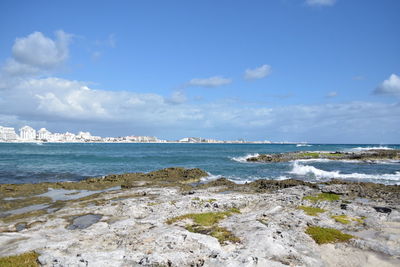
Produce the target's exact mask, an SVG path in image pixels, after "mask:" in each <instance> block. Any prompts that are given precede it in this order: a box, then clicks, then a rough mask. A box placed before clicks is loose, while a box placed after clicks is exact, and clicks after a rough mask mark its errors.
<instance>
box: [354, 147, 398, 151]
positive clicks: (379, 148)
mask: <svg viewBox="0 0 400 267" xmlns="http://www.w3.org/2000/svg"><path fill="white" fill-rule="evenodd" d="M350 150H351V151H368V150H393V148H391V147H387V146H368V147H353V148H352V149H350Z"/></svg>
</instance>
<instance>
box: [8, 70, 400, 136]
mask: <svg viewBox="0 0 400 267" xmlns="http://www.w3.org/2000/svg"><path fill="white" fill-rule="evenodd" d="M90 87H91V86H90V84H88V83H86V82H81V81H71V80H65V79H61V78H54V77H52V78H44V79H29V80H25V81H23V82H20V83H19V84H17V85H15V86H14V87H12V88H10V90H5V91H3V94H2V96H1V99H0V106H1V107H2V110H1V111H0V118H8V119H9V120H11V119H12V121H13V123H15V124H17V123H18V121H17V119H18V120H20V121H23V122H24V124H32V125H39V126H40V125H43V123H42V124H39V123H38V122H37V121H38V120H39V121H41V122H45V123H47V127H50V129H51V127H53V131H56V130H57V129H59V128H67V129H68V127H74V126H75V127H76V125H83V129H87V130H91V131H92V130H95V132H96V129H103V128H104V125H107V127H111V128H112V129H113V130H112V131H111V130H110V131H111V132H112V133H113V134H114V135H119V134H134V133H142V134H149V135H150V134H157V135H159V136H160V137H166V136H185V135H197V136H216V137H218V136H219V137H220V138H226V139H228V138H238V137H244V138H252V139H264V138H272V139H275V140H279V139H280V140H282V139H288V140H307V141H311V140H313V141H334V142H352V141H353V142H355V141H359V142H362V141H364V142H372V141H378V142H380V141H382V140H390V141H392V142H394V141H397V142H399V141H400V140H398V134H397V133H398V131H400V123H399V117H400V105H398V104H383V103H368V102H353V103H344V104H325V105H287V106H278V107H269V106H268V105H256V106H255V105H252V104H249V105H247V104H245V103H242V104H241V105H237V104H236V103H233V104H232V103H230V102H229V101H221V102H208V103H197V104H194V103H190V102H188V101H186V97H185V96H184V94H183V93H182V92H180V91H176V92H174V93H173V94H172V96H171V97H170V98H165V97H163V96H161V95H158V94H149V93H147V94H143V93H135V92H126V91H109V90H98V89H93V88H90ZM65 125H69V126H68V127H67V126H65ZM71 125H72V126H71ZM353 125H357V128H354V127H352V126H353ZM376 125H380V127H376ZM88 127H90V128H88ZM80 129H82V127H81V128H80ZM331 129H336V130H337V131H340V132H341V135H340V137H338V136H337V134H336V132H337V131H334V132H333V131H332V130H331ZM381 129H385V130H384V132H383V133H382V132H381ZM71 130H73V128H72V129H71ZM360 133H363V134H360ZM99 134H103V132H99ZM364 135H365V136H364ZM378 136H379V138H385V136H387V139H382V140H380V141H379V140H376V138H377V137H378ZM396 136H397V139H396ZM358 138H359V139H358ZM388 138H392V139H388ZM339 139H340V140H339Z"/></svg>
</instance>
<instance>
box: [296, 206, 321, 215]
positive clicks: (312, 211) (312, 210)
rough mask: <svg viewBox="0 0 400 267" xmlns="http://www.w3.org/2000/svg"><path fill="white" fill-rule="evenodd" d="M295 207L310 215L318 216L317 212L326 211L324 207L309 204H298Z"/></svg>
mask: <svg viewBox="0 0 400 267" xmlns="http://www.w3.org/2000/svg"><path fill="white" fill-rule="evenodd" d="M297 209H299V210H302V211H304V212H305V213H306V214H307V215H310V216H318V214H320V213H323V212H326V210H324V209H321V208H316V207H309V206H298V207H297Z"/></svg>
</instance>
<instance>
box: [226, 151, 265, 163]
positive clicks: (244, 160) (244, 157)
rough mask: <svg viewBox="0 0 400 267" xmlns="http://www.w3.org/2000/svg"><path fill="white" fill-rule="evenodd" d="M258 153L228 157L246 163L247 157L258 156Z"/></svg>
mask: <svg viewBox="0 0 400 267" xmlns="http://www.w3.org/2000/svg"><path fill="white" fill-rule="evenodd" d="M259 155H260V154H258V153H255V154H247V155H246V156H242V157H232V158H230V159H231V160H234V161H237V162H241V163H246V162H247V159H249V158H253V157H258V156H259Z"/></svg>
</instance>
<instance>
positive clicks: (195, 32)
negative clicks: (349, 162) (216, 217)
mask: <svg viewBox="0 0 400 267" xmlns="http://www.w3.org/2000/svg"><path fill="white" fill-rule="evenodd" d="M0 10H1V11H0V15H1V16H0V64H1V72H0V124H3V125H10V126H14V127H20V126H23V125H24V124H30V125H32V126H34V127H37V128H40V127H46V128H48V129H49V130H51V131H53V132H58V131H66V130H70V131H79V130H89V131H91V132H92V133H93V134H97V135H102V136H109V135H113V136H118V135H131V134H135V135H156V136H158V137H162V138H167V139H177V138H181V137H184V136H201V137H208V138H219V139H236V138H245V139H249V140H264V139H269V140H275V141H278V140H293V141H309V142H330V143H335V142H339V143H399V142H400V134H399V132H400V78H399V75H400V52H399V51H400V50H399V47H400V32H399V25H400V16H399V12H400V2H399V1H397V0H381V1H374V0H346V1H344V0H271V1H2V2H1V3H0Z"/></svg>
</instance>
